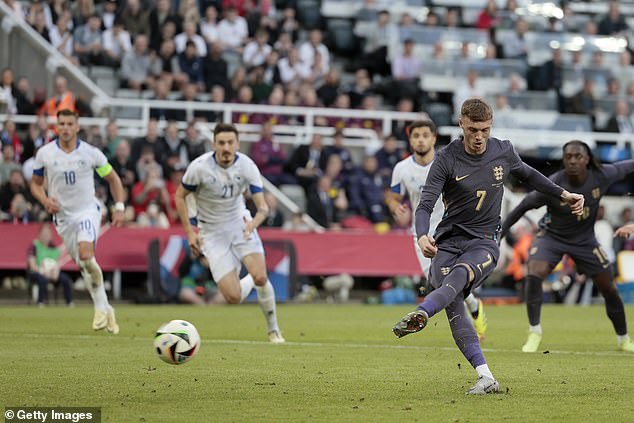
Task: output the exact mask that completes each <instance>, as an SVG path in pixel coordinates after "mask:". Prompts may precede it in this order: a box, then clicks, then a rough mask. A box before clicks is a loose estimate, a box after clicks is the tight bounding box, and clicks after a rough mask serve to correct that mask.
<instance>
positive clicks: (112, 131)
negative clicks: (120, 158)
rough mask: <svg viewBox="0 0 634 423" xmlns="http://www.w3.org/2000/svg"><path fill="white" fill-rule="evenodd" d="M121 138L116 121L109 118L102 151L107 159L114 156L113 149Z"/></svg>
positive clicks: (114, 149)
mask: <svg viewBox="0 0 634 423" xmlns="http://www.w3.org/2000/svg"><path fill="white" fill-rule="evenodd" d="M122 140H123V138H122V137H121V136H119V127H118V126H117V121H116V120H114V119H110V121H108V124H107V125H106V139H105V140H104V144H105V148H104V150H103V153H104V154H105V155H106V157H108V158H109V159H110V158H112V157H114V155H115V151H116V149H117V147H118V146H119V143H120V142H121V141H122Z"/></svg>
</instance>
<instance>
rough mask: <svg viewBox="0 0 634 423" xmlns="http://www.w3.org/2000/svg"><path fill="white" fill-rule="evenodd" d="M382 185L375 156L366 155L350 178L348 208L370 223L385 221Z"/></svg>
mask: <svg viewBox="0 0 634 423" xmlns="http://www.w3.org/2000/svg"><path fill="white" fill-rule="evenodd" d="M383 187H384V185H383V179H382V178H381V174H380V173H379V172H378V161H377V159H376V157H374V156H366V157H365V158H364V159H363V164H362V166H361V169H359V170H358V172H357V174H356V175H354V176H353V177H352V178H351V179H350V188H349V197H350V210H352V211H353V212H354V213H357V214H359V215H361V216H364V217H366V218H367V219H369V220H370V221H371V222H372V223H380V222H383V221H385V211H384V204H385V197H384V194H383Z"/></svg>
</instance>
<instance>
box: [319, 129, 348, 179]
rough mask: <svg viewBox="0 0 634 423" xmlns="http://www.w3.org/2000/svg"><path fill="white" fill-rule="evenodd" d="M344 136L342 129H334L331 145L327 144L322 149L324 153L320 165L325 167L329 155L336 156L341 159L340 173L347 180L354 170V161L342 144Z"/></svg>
mask: <svg viewBox="0 0 634 423" xmlns="http://www.w3.org/2000/svg"><path fill="white" fill-rule="evenodd" d="M344 141H345V137H344V136H343V131H342V130H336V131H335V135H334V141H333V144H332V145H329V146H327V147H326V148H325V149H324V153H323V154H322V157H321V159H320V160H321V167H322V168H323V169H326V164H327V163H328V160H329V159H330V156H333V155H334V156H338V157H339V158H340V159H341V166H342V169H341V173H342V176H343V178H344V180H347V179H348V178H349V177H350V176H351V175H352V173H353V171H354V161H353V160H352V154H350V151H349V150H348V149H347V148H346V146H345V145H344Z"/></svg>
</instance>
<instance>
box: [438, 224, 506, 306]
mask: <svg viewBox="0 0 634 423" xmlns="http://www.w3.org/2000/svg"><path fill="white" fill-rule="evenodd" d="M499 258H500V248H499V247H498V244H497V242H495V241H493V240H491V239H481V238H471V237H468V236H463V235H458V236H452V237H449V238H444V239H442V241H441V242H440V243H438V254H436V257H434V258H433V259H432V261H431V275H432V278H431V284H432V286H433V287H434V288H438V287H440V286H441V285H442V283H443V280H444V279H445V276H447V275H448V274H449V272H450V271H451V269H453V268H454V267H455V266H456V264H459V263H463V264H466V265H467V266H469V268H470V269H471V270H472V271H473V272H474V274H475V279H474V280H473V281H472V282H471V283H470V284H469V285H467V288H465V292H464V294H465V297H466V296H467V295H468V294H469V292H471V290H472V289H473V288H477V287H479V286H480V285H482V283H483V282H484V281H485V280H486V278H487V277H488V276H489V275H490V274H491V272H493V270H495V267H496V265H497V262H498V259H499Z"/></svg>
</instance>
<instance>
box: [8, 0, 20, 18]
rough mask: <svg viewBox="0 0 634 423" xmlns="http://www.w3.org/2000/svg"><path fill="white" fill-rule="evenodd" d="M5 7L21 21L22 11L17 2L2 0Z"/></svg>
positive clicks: (14, 0) (15, 0) (16, 0)
mask: <svg viewBox="0 0 634 423" xmlns="http://www.w3.org/2000/svg"><path fill="white" fill-rule="evenodd" d="M4 2H5V3H6V5H7V7H8V8H9V9H11V11H13V14H14V15H15V17H16V18H18V19H19V20H21V21H23V20H24V11H23V10H22V4H21V3H20V2H19V1H18V0H4Z"/></svg>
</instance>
